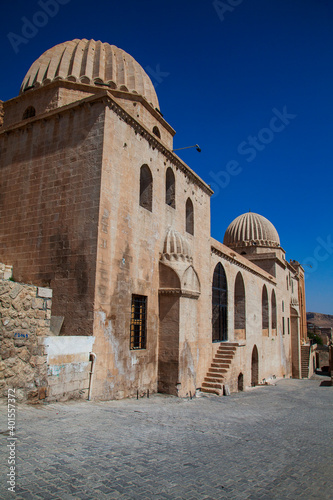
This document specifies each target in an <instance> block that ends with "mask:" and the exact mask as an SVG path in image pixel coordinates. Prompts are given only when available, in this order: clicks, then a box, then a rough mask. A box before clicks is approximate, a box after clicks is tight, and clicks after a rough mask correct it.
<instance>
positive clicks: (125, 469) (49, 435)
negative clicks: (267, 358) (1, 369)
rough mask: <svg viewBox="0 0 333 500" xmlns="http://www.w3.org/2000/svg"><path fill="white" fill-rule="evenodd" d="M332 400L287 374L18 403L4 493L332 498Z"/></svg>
mask: <svg viewBox="0 0 333 500" xmlns="http://www.w3.org/2000/svg"><path fill="white" fill-rule="evenodd" d="M332 403H333V387H326V386H320V380H281V381H278V383H277V385H276V386H267V387H260V388H256V389H253V390H250V391H248V392H244V393H239V394H236V395H232V396H230V397H217V396H204V397H200V398H196V399H193V400H181V399H177V398H174V397H167V396H162V395H154V396H151V397H150V398H149V399H139V400H138V401H137V400H136V399H131V400H122V401H111V402H100V403H95V402H87V401H83V402H69V403H56V404H50V405H43V406H41V407H29V406H25V405H21V406H19V407H18V410H17V438H18V439H17V445H16V454H17V458H18V476H17V478H16V493H15V494H13V493H11V492H9V491H7V489H6V488H7V485H6V474H7V473H8V465H7V455H8V448H7V449H6V444H7V442H8V440H7V436H6V435H5V434H0V446H1V456H2V460H1V468H0V479H1V484H0V498H1V499H7V498H15V499H34V500H35V499H39V498H43V499H48V500H49V499H50V500H51V499H54V500H55V499H61V500H67V499H68V500H70V499H71V500H72V499H80V500H94V499H98V500H99V499H128V500H129V499H138V500H139V499H140V500H141V499H142V500H149V499H154V500H155V499H156V500H162V499H164V500H166V499H172V500H176V499H183V500H184V499H185V500H202V499H206V500H219V499H225V498H226V499H237V500H238V499H251V500H252V499H253V500H258V499H261V500H266V499H267V500H271V499H289V498H290V499H293V500H294V499H298V498H300V499H321V500H322V499H332V498H333V453H332V449H333V439H332V437H333V424H332V422H333V419H332V413H333V404H332ZM6 410H7V409H6V407H5V406H4V404H3V403H2V404H1V405H0V432H1V431H5V430H6V425H7V423H6Z"/></svg>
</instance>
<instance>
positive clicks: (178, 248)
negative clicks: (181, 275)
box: [162, 228, 192, 262]
mask: <svg viewBox="0 0 333 500" xmlns="http://www.w3.org/2000/svg"><path fill="white" fill-rule="evenodd" d="M164 259H166V260H183V261H185V260H186V261H188V262H192V252H191V247H190V244H189V242H188V241H187V239H186V237H185V236H183V235H182V234H180V233H178V231H175V230H174V229H171V228H169V229H168V231H167V233H166V236H165V240H164V245H163V253H162V260H164Z"/></svg>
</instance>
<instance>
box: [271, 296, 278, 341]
mask: <svg viewBox="0 0 333 500" xmlns="http://www.w3.org/2000/svg"><path fill="white" fill-rule="evenodd" d="M271 302H272V305H271V309H272V335H276V328H277V310H276V295H275V291H274V290H272V299H271Z"/></svg>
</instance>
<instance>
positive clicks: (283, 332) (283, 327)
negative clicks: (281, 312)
mask: <svg viewBox="0 0 333 500" xmlns="http://www.w3.org/2000/svg"><path fill="white" fill-rule="evenodd" d="M285 333H286V331H285V326H284V318H282V335H285Z"/></svg>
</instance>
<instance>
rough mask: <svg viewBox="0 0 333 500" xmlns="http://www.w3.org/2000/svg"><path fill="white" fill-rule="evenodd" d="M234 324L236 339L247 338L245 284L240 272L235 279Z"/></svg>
mask: <svg viewBox="0 0 333 500" xmlns="http://www.w3.org/2000/svg"><path fill="white" fill-rule="evenodd" d="M234 302H235V304H234V326H235V339H236V340H240V339H245V338H246V332H245V328H246V326H245V325H246V308H245V286H244V280H243V277H242V274H241V273H240V272H239V273H238V274H237V276H236V281H235V293H234Z"/></svg>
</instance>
